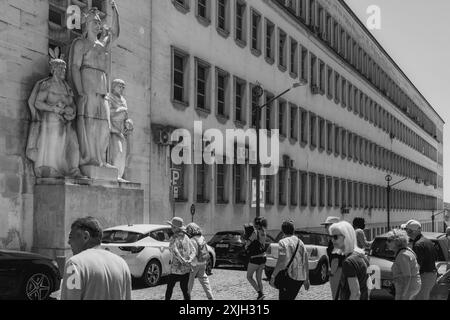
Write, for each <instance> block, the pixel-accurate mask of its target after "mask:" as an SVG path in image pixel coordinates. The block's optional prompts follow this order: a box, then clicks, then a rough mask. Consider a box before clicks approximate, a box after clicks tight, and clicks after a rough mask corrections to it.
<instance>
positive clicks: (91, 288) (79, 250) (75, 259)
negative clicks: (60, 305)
mask: <svg viewBox="0 0 450 320" xmlns="http://www.w3.org/2000/svg"><path fill="white" fill-rule="evenodd" d="M102 234H103V232H102V228H101V227H100V224H99V222H98V221H97V219H95V218H92V217H86V218H81V219H78V220H76V221H75V222H74V223H73V224H72V226H71V232H70V235H69V245H70V246H71V248H72V252H73V256H72V257H71V258H70V259H69V260H68V261H67V262H66V266H65V270H64V277H63V282H62V285H61V300H131V274H130V269H129V268H128V265H127V264H126V262H125V261H124V260H123V259H122V258H121V257H119V256H118V255H115V254H113V253H111V252H108V251H106V250H102V249H101V248H100V244H101V239H102Z"/></svg>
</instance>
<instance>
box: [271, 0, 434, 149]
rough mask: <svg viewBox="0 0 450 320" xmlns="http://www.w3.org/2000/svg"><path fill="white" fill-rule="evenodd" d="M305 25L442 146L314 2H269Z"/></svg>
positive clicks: (425, 121)
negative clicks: (277, 5)
mask: <svg viewBox="0 0 450 320" xmlns="http://www.w3.org/2000/svg"><path fill="white" fill-rule="evenodd" d="M273 1H274V2H275V3H278V4H280V5H281V6H282V7H283V8H284V9H285V10H286V11H287V12H289V13H290V14H291V15H292V16H293V17H294V18H295V19H296V20H297V21H300V22H301V24H303V25H306V26H307V27H309V28H310V29H311V31H312V32H313V33H314V34H316V35H317V36H318V38H319V39H321V40H322V41H323V42H324V43H326V44H327V45H328V46H329V47H330V48H331V49H332V50H333V51H335V52H336V53H337V54H338V55H339V56H341V57H342V58H343V59H344V60H345V61H347V62H348V63H349V65H351V66H352V67H353V68H354V69H355V70H356V71H357V72H359V73H360V74H361V75H362V76H363V77H364V78H365V79H367V80H368V81H369V82H370V83H372V85H373V86H374V87H375V88H377V89H378V90H379V91H380V92H381V93H382V94H383V95H384V96H385V97H386V98H388V99H389V100H390V101H391V102H392V103H393V104H394V105H396V106H397V107H398V108H399V109H400V110H401V111H402V112H404V113H405V114H406V115H407V116H408V117H410V118H411V119H412V120H413V121H414V122H415V123H416V124H417V125H419V126H420V127H422V129H423V130H425V131H426V132H427V133H428V134H430V135H431V136H432V137H434V138H435V139H437V140H438V141H439V142H442V137H440V136H441V135H442V133H440V132H438V130H437V127H436V125H435V124H434V122H433V121H431V120H430V119H429V118H428V117H427V116H426V115H425V113H424V112H423V111H422V110H420V108H419V107H418V106H417V105H416V104H415V103H414V102H413V101H412V99H410V98H409V97H408V95H407V94H406V93H405V92H404V91H403V90H402V89H401V88H400V87H399V86H398V85H397V84H396V83H395V81H394V80H392V79H391V78H390V77H389V76H388V75H387V73H386V72H385V71H384V70H383V69H382V68H381V67H380V66H379V65H378V64H377V63H376V62H375V60H374V59H373V58H372V57H371V56H370V55H369V54H368V53H366V52H365V50H364V49H363V48H362V47H361V46H360V45H359V44H358V42H357V41H356V40H355V39H353V38H352V36H351V35H350V33H349V32H347V31H346V30H345V28H344V27H343V26H342V25H340V24H339V22H338V21H336V19H334V18H333V17H332V16H331V14H330V13H328V12H327V11H326V10H325V9H324V8H323V6H322V5H321V4H320V2H319V1H317V0H273Z"/></svg>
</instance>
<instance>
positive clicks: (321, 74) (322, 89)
mask: <svg viewBox="0 0 450 320" xmlns="http://www.w3.org/2000/svg"><path fill="white" fill-rule="evenodd" d="M325 77H326V75H325V63H324V62H323V61H322V60H319V86H320V87H319V89H320V93H321V94H325V87H326V79H325Z"/></svg>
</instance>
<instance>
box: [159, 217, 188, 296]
mask: <svg viewBox="0 0 450 320" xmlns="http://www.w3.org/2000/svg"><path fill="white" fill-rule="evenodd" d="M167 223H168V224H170V225H171V226H172V231H173V236H172V237H171V238H170V245H169V249H170V252H171V253H172V265H171V270H170V271H171V273H170V275H169V276H168V279H167V288H166V296H165V299H166V300H170V299H171V298H172V293H173V288H174V287H175V284H176V283H177V282H179V283H180V288H181V291H182V293H183V297H184V300H191V295H190V293H189V276H190V273H191V270H192V267H191V263H192V261H193V260H194V256H195V248H194V246H193V244H192V242H191V240H190V239H189V237H188V236H187V234H186V227H185V226H184V221H183V219H182V218H179V217H175V218H173V219H172V221H167Z"/></svg>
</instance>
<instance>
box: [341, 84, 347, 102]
mask: <svg viewBox="0 0 450 320" xmlns="http://www.w3.org/2000/svg"><path fill="white" fill-rule="evenodd" d="M341 93H342V94H341V99H342V102H341V104H342V107H344V108H345V107H346V106H347V80H345V78H344V77H341Z"/></svg>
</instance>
